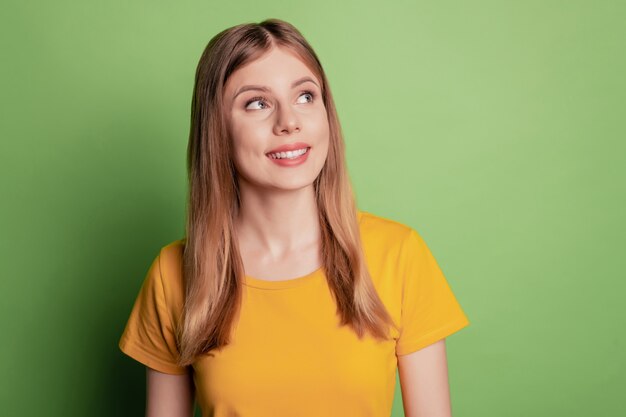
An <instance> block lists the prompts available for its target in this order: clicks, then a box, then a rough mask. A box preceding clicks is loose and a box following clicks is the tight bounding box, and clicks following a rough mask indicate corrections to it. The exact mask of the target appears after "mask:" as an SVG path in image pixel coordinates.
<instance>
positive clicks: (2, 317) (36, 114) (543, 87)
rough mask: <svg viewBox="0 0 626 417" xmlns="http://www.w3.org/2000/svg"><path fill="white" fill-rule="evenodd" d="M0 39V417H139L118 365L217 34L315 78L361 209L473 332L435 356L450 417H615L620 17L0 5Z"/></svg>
mask: <svg viewBox="0 0 626 417" xmlns="http://www.w3.org/2000/svg"><path fill="white" fill-rule="evenodd" d="M0 16H1V17H0V34H1V37H0V43H1V47H2V64H1V68H0V71H1V73H0V75H1V77H0V83H1V84H0V87H1V92H0V95H1V96H2V101H1V102H2V108H1V109H0V110H1V115H0V117H1V124H0V133H1V145H0V146H1V147H0V155H1V160H0V162H1V166H0V170H1V172H0V174H1V176H0V186H1V187H2V188H1V199H2V203H1V210H2V212H1V217H0V227H1V230H0V233H1V242H0V244H1V247H0V253H1V256H2V259H1V267H2V277H1V281H0V325H1V328H0V330H1V332H0V335H1V336H0V357H1V358H2V359H1V362H0V415H3V416H43V415H45V416H138V415H142V414H143V406H144V404H143V402H144V368H143V367H142V366H141V365H139V364H138V363H136V362H134V361H133V360H131V359H129V358H127V357H125V356H123V354H122V353H121V352H120V351H119V350H118V347H117V342H118V339H119V336H120V335H121V332H122V330H123V327H124V324H125V322H126V319H127V317H128V314H129V313H130V308H131V306H132V303H133V301H134V299H135V297H136V295H137V292H138V290H139V286H140V285H141V281H142V280H143V278H144V276H145V274H146V272H147V268H148V267H149V264H150V262H151V261H152V259H153V258H154V256H155V255H156V253H157V251H158V249H159V248H160V247H161V246H163V245H165V244H167V243H169V242H171V241H172V240H175V239H178V238H180V237H182V233H183V224H184V215H185V213H184V209H185V193H186V182H185V150H186V146H187V135H188V128H189V111H190V101H191V92H192V86H193V76H194V72H195V66H196V64H197V61H198V59H199V57H200V54H201V52H202V50H203V49H204V47H205V45H206V43H207V42H208V41H209V39H210V38H211V37H212V36H213V35H215V34H216V33H217V32H218V31H221V30H222V29H225V28H227V27H230V26H233V25H235V24H238V23H243V22H253V21H256V22H258V21H260V20H263V19H265V18H268V17H277V18H281V19H285V20H287V21H289V22H291V23H293V24H294V25H295V26H296V27H298V28H299V29H300V30H301V31H302V33H303V34H304V35H305V37H307V39H308V40H309V41H310V42H311V44H312V45H313V47H314V48H315V50H316V52H317V53H318V55H319V57H320V59H321V61H322V64H323V65H324V67H325V69H326V71H327V75H328V77H329V81H330V85H331V88H332V91H333V93H334V96H335V99H336V104H337V107H338V111H339V116H340V119H341V122H342V125H343V129H344V133H345V140H346V146H347V155H348V164H349V168H350V174H351V179H352V181H353V184H354V187H355V191H356V195H357V199H358V204H359V207H360V208H361V209H363V210H366V211H370V212H373V213H375V214H377V215H381V216H384V217H388V218H392V219H395V220H398V221H400V222H403V223H405V224H408V225H410V226H412V227H414V228H415V229H416V230H418V232H420V234H421V235H422V236H423V237H424V239H425V240H426V242H427V243H428V245H429V247H430V248H431V250H432V251H433V253H434V255H435V257H436V258H437V260H438V262H439V264H440V266H441V267H442V269H443V271H444V273H445V275H446V277H447V279H448V281H449V283H450V285H451V287H452V289H453V291H454V292H455V294H456V296H457V298H458V300H459V302H460V303H461V305H462V306H463V308H464V310H465V312H466V314H467V315H468V317H469V319H470V321H471V323H472V324H471V326H470V327H468V328H466V329H464V330H462V331H460V332H459V333H457V334H455V335H452V336H451V337H449V338H448V340H447V347H448V361H449V368H450V387H451V394H452V404H453V411H454V415H455V416H456V417H462V416H472V417H473V416H477V417H478V416H480V417H492V416H493V417H502V416H505V417H509V416H511V417H514V416H520V417H521V416H524V417H527V416H546V417H548V416H550V417H553V416H554V417H556V416H568V417H576V416H581V417H582V416H585V417H589V416H594V417H600V416H618V415H623V414H621V413H623V410H624V405H623V400H622V399H620V397H622V396H623V394H624V392H626V382H625V373H626V366H625V365H626V359H625V355H624V352H625V351H626V349H625V341H626V338H625V335H624V329H625V328H626V311H625V308H624V300H623V299H624V296H625V295H626V285H625V283H624V282H625V278H626V276H625V273H624V270H625V269H626V256H625V252H626V251H625V249H626V248H625V246H626V245H625V243H624V236H625V232H626V226H625V221H624V203H625V198H624V197H625V189H626V184H625V183H626V181H624V180H625V178H626V168H625V167H626V160H625V159H626V158H625V155H626V146H625V145H624V140H625V139H626V135H625V133H626V128H625V126H624V119H625V118H626V117H625V116H626V111H625V105H624V99H625V98H626V97H625V96H626V94H625V92H626V85H625V84H626V82H625V74H626V59H625V51H626V42H625V40H626V30H625V25H624V22H625V21H626V7H625V2H623V1H621V2H618V1H615V2H612V1H593V2H592V1H549V0H544V1H487V0H477V1H471V2H470V1H391V2H382V1H375V2H374V1H371V2H369V3H368V2H362V1H358V2H357V1H341V2H340V1H336V0H333V1H327V0H318V1H315V2H296V1H279V0H271V1H267V2H253V1H238V2H232V3H227V2H216V1H178V2H173V1H172V2H165V1H130V0H126V1H107V2H102V1H100V2H96V1H93V0H89V1H87V0H83V1H73V2H70V1H66V0H63V1H55V2H44V1H38V2H29V1H21V2H18V1H15V0H11V1H3V2H2V6H1V9H0ZM401 415H403V413H402V405H401V396H400V390H399V387H398V386H397V388H396V398H395V402H394V409H393V416H401ZM381 417H382V416H381Z"/></svg>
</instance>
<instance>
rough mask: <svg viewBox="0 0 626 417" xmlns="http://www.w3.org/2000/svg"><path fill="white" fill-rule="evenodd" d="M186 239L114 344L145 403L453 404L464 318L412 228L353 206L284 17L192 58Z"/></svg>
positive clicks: (291, 411)
mask: <svg viewBox="0 0 626 417" xmlns="http://www.w3.org/2000/svg"><path fill="white" fill-rule="evenodd" d="M188 173H189V201H188V213H187V228H186V236H185V238H184V239H181V240H177V241H174V242H171V243H170V244H168V245H166V246H164V247H162V248H161V250H160V252H159V254H158V255H157V256H156V257H155V259H154V261H153V263H152V265H151V267H150V269H149V271H148V274H147V276H146V278H145V281H144V283H143V286H142V288H141V291H140V293H139V296H138V297H137V301H136V302H135V305H134V307H133V310H132V313H131V315H130V318H129V320H128V323H127V325H126V329H125V331H124V334H123V335H122V337H121V340H120V348H121V350H122V351H123V352H124V353H126V354H127V355H129V356H131V357H132V358H134V359H136V360H138V361H139V362H141V363H143V364H144V365H146V369H147V414H146V415H147V416H150V417H155V416H167V417H177V416H185V417H188V416H191V415H192V414H193V404H194V400H195V401H196V402H197V403H198V405H199V407H200V409H201V410H202V414H203V416H216V417H226V416H241V417H248V416H255V417H256V416H259V417H260V416H271V417H281V416H315V417H321V416H324V417H329V416H338V417H339V416H341V417H346V416H380V417H383V416H385V417H386V416H389V415H390V412H391V407H392V401H393V395H394V389H395V381H396V376H395V375H396V369H398V370H399V375H400V382H401V390H402V397H403V403H404V409H405V415H407V416H409V417H417V416H428V417H435V416H450V415H451V411H450V395H449V388H448V371H447V362H446V351H445V337H447V336H448V335H450V334H452V333H454V332H456V331H458V330H459V329H461V328H463V327H465V326H467V325H468V324H469V322H468V320H467V317H466V316H465V314H464V312H463V310H462V309H461V307H460V305H459V303H458V302H457V300H456V298H455V296H454V295H453V293H452V291H451V289H450V287H449V285H448V284H447V282H446V279H445V277H444V276H443V274H442V271H441V270H440V269H439V267H438V265H437V262H436V261H435V259H434V258H433V256H432V254H431V252H430V251H429V249H428V247H427V246H426V244H425V242H424V241H423V240H422V238H421V237H420V236H419V234H418V233H417V232H416V231H415V230H413V229H411V228H410V227H408V226H406V225H403V224H401V223H398V222H395V221H393V220H390V219H385V218H382V217H379V216H376V215H374V214H371V213H367V212H364V211H361V210H358V209H357V208H356V207H355V203H354V198H353V194H352V191H351V187H350V184H349V179H348V173H347V171H346V162H345V155H344V143H343V139H342V134H341V129H340V125H339V119H338V117H337V113H336V110H335V106H334V102H333V98H332V95H331V91H330V88H329V85H328V81H327V79H326V75H325V74H324V71H323V69H322V66H321V64H320V62H319V60H318V58H317V56H316V54H315V52H314V51H313V49H312V48H311V46H310V45H309V44H308V43H307V41H306V40H305V39H304V38H303V37H302V35H301V34H300V32H298V30H297V29H296V28H294V27H293V26H292V25H290V24H288V23H287V22H284V21H281V20H278V19H269V20H265V21H263V22H261V23H259V24H242V25H238V26H235V27H232V28H229V29H227V30H224V31H222V32H221V33H219V34H218V35H216V36H215V37H214V38H213V39H212V40H211V41H210V42H209V44H208V46H207V48H206V49H205V51H204V53H203V55H202V57H201V58H200V62H199V64H198V68H197V72H196V80H195V87H194V94H193V101H192V117H191V133H190V137H189V147H188Z"/></svg>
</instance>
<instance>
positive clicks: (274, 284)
mask: <svg viewBox="0 0 626 417" xmlns="http://www.w3.org/2000/svg"><path fill="white" fill-rule="evenodd" d="M322 270H323V268H322V267H321V266H320V267H319V268H317V269H316V270H315V271H313V272H310V273H308V274H306V275H302V276H299V277H296V278H290V279H283V280H278V281H269V280H266V279H260V278H255V277H253V276H251V275H245V276H244V282H243V284H244V285H246V286H248V287H253V288H261V289H264V290H282V289H285V288H295V287H299V286H301V285H304V284H306V283H308V282H312V281H315V280H316V279H318V278H319V277H321V276H323V273H322Z"/></svg>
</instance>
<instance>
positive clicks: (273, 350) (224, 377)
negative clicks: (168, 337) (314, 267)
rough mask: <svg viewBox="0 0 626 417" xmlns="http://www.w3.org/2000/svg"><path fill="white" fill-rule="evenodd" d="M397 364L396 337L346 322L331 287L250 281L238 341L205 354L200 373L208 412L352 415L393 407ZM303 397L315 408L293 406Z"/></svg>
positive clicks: (197, 372)
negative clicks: (359, 330)
mask: <svg viewBox="0 0 626 417" xmlns="http://www.w3.org/2000/svg"><path fill="white" fill-rule="evenodd" d="M396 366H397V361H396V356H395V341H394V340H393V339H390V340H387V341H380V340H376V339H373V338H371V337H370V336H369V335H366V336H365V337H363V338H361V339H359V338H358V336H357V335H356V334H355V333H354V331H353V330H352V329H351V328H349V327H347V326H340V324H339V317H338V315H337V313H336V306H335V303H334V300H333V298H332V295H331V294H330V291H329V290H328V287H327V286H326V285H325V283H324V282H322V281H315V282H310V283H308V284H307V285H305V286H302V287H299V288H297V289H294V288H290V289H287V290H269V291H268V290H259V289H254V288H249V287H245V288H244V297H243V304H242V309H241V313H240V316H239V319H238V321H237V323H236V325H235V327H234V331H233V337H232V340H231V343H230V344H229V345H228V346H226V347H225V348H223V349H222V350H220V351H215V352H212V353H211V354H209V355H205V356H203V357H202V358H201V359H200V360H198V361H197V362H196V363H195V364H194V372H195V375H194V378H195V382H196V390H197V396H198V400H199V403H200V405H201V406H202V408H203V410H212V411H211V413H213V414H208V415H215V416H219V415H220V413H222V414H221V415H229V414H227V413H226V410H230V411H228V413H230V415H246V413H245V409H246V408H249V410H248V411H250V410H253V411H254V412H253V415H257V416H261V415H263V414H260V412H261V411H260V410H267V411H268V414H267V415H274V416H275V415H303V416H304V415H327V416H332V415H353V413H354V411H355V407H360V406H362V407H363V410H362V414H359V415H369V413H371V410H373V409H377V410H378V409H380V407H383V408H385V407H391V403H392V401H393V393H394V386H395V372H396ZM304 405H306V407H307V410H308V411H306V412H302V413H301V414H294V411H293V410H294V407H296V409H298V410H302V409H303V406H304ZM344 407H350V408H349V410H350V411H349V413H348V414H346V413H345V412H344V413H343V414H340V411H341V410H342V408H344ZM347 410H348V409H346V410H345V411H347ZM367 410H369V411H367ZM309 412H310V413H311V414H307V413H309Z"/></svg>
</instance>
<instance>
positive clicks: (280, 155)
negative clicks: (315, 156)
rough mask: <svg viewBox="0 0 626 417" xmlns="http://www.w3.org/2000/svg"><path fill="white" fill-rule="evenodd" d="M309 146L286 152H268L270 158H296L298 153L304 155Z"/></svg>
mask: <svg viewBox="0 0 626 417" xmlns="http://www.w3.org/2000/svg"><path fill="white" fill-rule="evenodd" d="M308 149H309V148H303V149H298V150H295V151H287V152H276V153H270V154H268V155H269V157H270V158H272V159H283V158H286V159H293V158H297V157H299V156H300V155H304V154H305V153H306V152H307V151H308Z"/></svg>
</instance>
